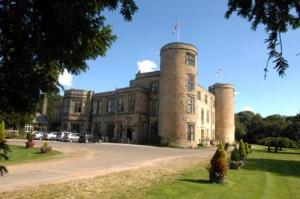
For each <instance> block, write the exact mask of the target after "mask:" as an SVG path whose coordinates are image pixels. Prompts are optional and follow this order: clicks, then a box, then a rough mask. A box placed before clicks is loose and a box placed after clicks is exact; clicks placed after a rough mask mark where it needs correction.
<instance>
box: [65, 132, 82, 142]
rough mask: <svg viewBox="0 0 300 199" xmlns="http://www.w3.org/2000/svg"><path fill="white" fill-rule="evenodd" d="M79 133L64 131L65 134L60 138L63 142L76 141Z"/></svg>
mask: <svg viewBox="0 0 300 199" xmlns="http://www.w3.org/2000/svg"><path fill="white" fill-rule="evenodd" d="M79 137H80V136H79V134H78V133H65V135H64V136H63V138H62V141H64V142H78V140H79Z"/></svg>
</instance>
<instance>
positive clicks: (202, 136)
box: [201, 129, 204, 142]
mask: <svg viewBox="0 0 300 199" xmlns="http://www.w3.org/2000/svg"><path fill="white" fill-rule="evenodd" d="M201 141H202V142H203V141H204V130H203V129H201Z"/></svg>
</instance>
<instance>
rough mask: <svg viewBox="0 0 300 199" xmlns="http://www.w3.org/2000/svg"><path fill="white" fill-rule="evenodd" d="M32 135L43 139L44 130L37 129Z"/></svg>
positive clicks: (37, 138)
mask: <svg viewBox="0 0 300 199" xmlns="http://www.w3.org/2000/svg"><path fill="white" fill-rule="evenodd" d="M32 135H33V139H35V140H41V139H43V136H44V132H41V131H36V132H33V133H32Z"/></svg>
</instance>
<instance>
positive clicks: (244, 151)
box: [239, 139, 247, 160]
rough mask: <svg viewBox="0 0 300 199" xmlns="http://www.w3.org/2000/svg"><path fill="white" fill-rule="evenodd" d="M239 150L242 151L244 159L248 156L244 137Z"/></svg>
mask: <svg viewBox="0 0 300 199" xmlns="http://www.w3.org/2000/svg"><path fill="white" fill-rule="evenodd" d="M239 152H240V158H241V160H244V159H245V158H246V156H247V153H246V149H245V144H244V141H243V140H242V139H241V140H240V145H239Z"/></svg>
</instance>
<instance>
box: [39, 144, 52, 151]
mask: <svg viewBox="0 0 300 199" xmlns="http://www.w3.org/2000/svg"><path fill="white" fill-rule="evenodd" d="M51 150H52V147H50V146H48V142H44V145H43V146H42V147H41V148H40V151H41V153H48V152H50V151H51Z"/></svg>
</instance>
